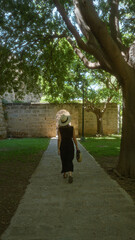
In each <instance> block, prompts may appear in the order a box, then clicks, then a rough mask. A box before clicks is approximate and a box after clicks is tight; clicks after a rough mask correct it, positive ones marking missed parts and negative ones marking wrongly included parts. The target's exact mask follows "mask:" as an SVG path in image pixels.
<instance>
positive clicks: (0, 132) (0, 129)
mask: <svg viewBox="0 0 135 240" xmlns="http://www.w3.org/2000/svg"><path fill="white" fill-rule="evenodd" d="M6 136H7V130H6V121H5V118H4V111H3V105H2V101H1V99H0V138H6Z"/></svg>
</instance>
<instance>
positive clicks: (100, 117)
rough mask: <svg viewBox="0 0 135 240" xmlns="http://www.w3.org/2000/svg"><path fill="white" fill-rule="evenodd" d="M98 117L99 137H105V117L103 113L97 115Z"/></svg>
mask: <svg viewBox="0 0 135 240" xmlns="http://www.w3.org/2000/svg"><path fill="white" fill-rule="evenodd" d="M96 117H97V135H101V136H102V135H104V133H103V115H102V113H100V114H96Z"/></svg>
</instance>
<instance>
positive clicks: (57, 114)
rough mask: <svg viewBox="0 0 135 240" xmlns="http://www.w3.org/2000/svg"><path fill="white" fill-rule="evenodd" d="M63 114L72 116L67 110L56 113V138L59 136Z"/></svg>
mask: <svg viewBox="0 0 135 240" xmlns="http://www.w3.org/2000/svg"><path fill="white" fill-rule="evenodd" d="M62 114H65V115H70V112H69V111H67V110H66V109H61V110H59V111H58V112H57V113H56V136H57V135H58V121H59V119H60V117H61V115H62Z"/></svg>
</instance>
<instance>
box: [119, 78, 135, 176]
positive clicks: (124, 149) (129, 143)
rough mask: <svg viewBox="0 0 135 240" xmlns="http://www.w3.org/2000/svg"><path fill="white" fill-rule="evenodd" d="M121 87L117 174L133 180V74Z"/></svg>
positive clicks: (134, 169)
mask: <svg viewBox="0 0 135 240" xmlns="http://www.w3.org/2000/svg"><path fill="white" fill-rule="evenodd" d="M131 75H132V76H130V79H128V81H126V84H125V85H124V87H123V125H122V139H121V149H120V156H119V162H118V166H117V170H118V172H119V173H120V174H121V175H123V176H125V177H130V178H135V74H131Z"/></svg>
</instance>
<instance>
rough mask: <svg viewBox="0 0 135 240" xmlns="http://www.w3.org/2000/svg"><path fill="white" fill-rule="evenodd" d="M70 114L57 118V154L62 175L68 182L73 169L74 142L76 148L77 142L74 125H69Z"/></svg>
mask: <svg viewBox="0 0 135 240" xmlns="http://www.w3.org/2000/svg"><path fill="white" fill-rule="evenodd" d="M69 123H70V116H67V115H64V114H63V115H62V116H61V118H60V120H59V129H58V154H59V155H60V157H61V162H62V171H61V173H63V177H64V178H66V177H67V172H68V182H69V183H72V182H73V177H72V172H73V170H74V166H73V159H74V144H73V141H74V143H75V146H76V150H78V144H77V140H76V137H75V131H74V127H73V126H70V125H69Z"/></svg>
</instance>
